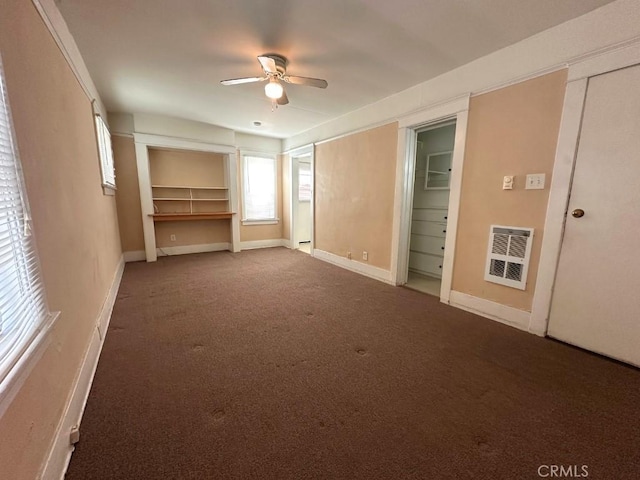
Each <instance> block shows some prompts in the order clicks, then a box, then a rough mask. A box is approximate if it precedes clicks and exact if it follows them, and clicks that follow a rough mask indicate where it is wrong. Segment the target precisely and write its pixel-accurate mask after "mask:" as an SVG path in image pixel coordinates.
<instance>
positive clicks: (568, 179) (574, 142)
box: [529, 40, 640, 336]
mask: <svg viewBox="0 0 640 480" xmlns="http://www.w3.org/2000/svg"><path fill="white" fill-rule="evenodd" d="M639 47H640V40H638V41H636V42H634V43H633V44H630V45H625V46H623V47H621V48H618V49H615V50H611V51H609V52H606V53H603V54H602V55H598V56H596V57H591V58H588V59H586V60H583V61H580V62H576V63H574V64H572V65H570V66H569V71H568V82H567V89H566V93H565V98H564V105H563V108H562V120H561V122H560V132H559V134H558V146H557V148H556V156H555V161H554V166H553V176H552V180H551V188H550V190H549V203H548V207H547V215H546V217H545V223H544V235H543V238H542V248H541V252H540V262H539V264H538V277H537V280H536V286H535V293H534V295H533V303H532V305H531V320H530V323H529V331H530V332H531V333H535V334H536V335H540V336H545V335H546V334H547V330H548V327H549V314H550V312H551V300H552V297H553V291H554V284H555V278H556V273H557V270H558V263H559V260H560V250H561V248H562V240H563V236H564V228H565V221H566V212H567V206H568V204H569V196H570V194H571V183H572V181H573V171H574V168H575V162H576V155H577V153H578V142H579V138H580V130H581V128H582V115H583V111H584V104H585V100H586V96H587V84H588V80H589V77H594V76H596V75H602V74H605V73H609V72H613V71H615V70H620V69H622V68H626V67H630V66H633V65H637V64H640V48H639Z"/></svg>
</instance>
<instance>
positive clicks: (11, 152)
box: [0, 60, 49, 400]
mask: <svg viewBox="0 0 640 480" xmlns="http://www.w3.org/2000/svg"><path fill="white" fill-rule="evenodd" d="M0 90H1V92H0V93H1V94H2V95H1V98H0V101H1V104H0V400H2V399H3V398H4V394H5V393H6V390H7V389H8V385H9V384H11V383H13V380H15V377H16V371H17V370H19V364H21V360H22V359H23V357H25V356H27V355H28V353H29V352H30V351H31V350H32V349H33V347H34V344H35V343H36V339H37V338H39V333H40V332H41V330H42V329H43V327H44V326H45V323H47V319H48V318H49V313H48V309H47V302H46V298H45V292H44V287H43V285H42V281H41V279H40V271H39V264H38V257H37V254H36V249H35V245H34V242H33V236H32V235H31V230H30V224H29V222H30V220H29V207H28V203H27V199H26V195H25V190H24V187H23V181H22V170H21V167H20V160H19V158H18V149H17V145H16V141H15V135H14V132H13V128H12V123H11V115H10V110H9V105H8V98H7V89H6V84H5V81H4V70H3V68H2V62H1V60H0Z"/></svg>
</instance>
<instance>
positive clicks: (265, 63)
mask: <svg viewBox="0 0 640 480" xmlns="http://www.w3.org/2000/svg"><path fill="white" fill-rule="evenodd" d="M258 62H260V65H261V66H262V70H263V71H264V75H263V76H262V77H246V78H232V79H230V80H222V81H221V82H220V83H221V84H222V85H238V84H241V83H252V82H264V81H266V80H268V81H269V83H267V84H266V85H265V86H264V93H265V95H266V96H267V97H269V98H270V99H271V100H272V101H273V102H274V104H276V105H286V104H287V103H289V99H288V98H287V94H286V92H285V91H284V87H283V86H282V82H285V83H291V84H294V85H307V86H310V87H317V88H327V85H328V83H327V81H326V80H322V79H320V78H309V77H297V76H294V75H287V64H288V63H289V61H288V60H287V59H286V58H285V57H283V56H282V55H276V54H273V53H265V54H264V55H260V56H259V57H258Z"/></svg>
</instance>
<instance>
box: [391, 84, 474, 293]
mask: <svg viewBox="0 0 640 480" xmlns="http://www.w3.org/2000/svg"><path fill="white" fill-rule="evenodd" d="M469 98H470V95H464V96H463V97H458V98H456V99H454V100H452V101H450V102H447V103H444V104H439V105H435V106H432V107H428V108H426V109H424V110H422V111H420V112H416V113H412V114H410V115H408V116H406V117H403V118H400V119H399V120H398V156H397V162H396V190H395V192H396V193H395V202H394V215H393V237H392V244H391V276H392V281H393V283H394V284H395V285H403V284H405V283H406V282H407V274H408V266H409V239H410V235H411V214H412V206H413V183H414V176H415V145H416V138H417V132H418V131H419V130H422V129H424V128H425V127H428V126H431V125H433V126H435V125H437V124H439V123H444V122H446V121H448V120H454V121H455V122H456V134H455V140H454V148H453V158H452V161H451V184H450V190H449V213H448V215H447V216H448V217H449V218H448V219H447V236H446V239H445V248H444V260H443V264H442V283H441V288H440V301H441V302H443V303H449V297H450V295H451V283H452V279H453V262H454V253H455V247H456V235H457V230H458V215H459V211H460V193H461V187H462V167H463V164H464V150H465V142H466V138H467V120H468V116H469V115H468V114H469Z"/></svg>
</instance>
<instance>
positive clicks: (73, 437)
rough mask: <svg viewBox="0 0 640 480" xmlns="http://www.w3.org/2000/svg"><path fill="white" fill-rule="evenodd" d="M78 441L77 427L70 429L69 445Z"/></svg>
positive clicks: (78, 430) (78, 432)
mask: <svg viewBox="0 0 640 480" xmlns="http://www.w3.org/2000/svg"><path fill="white" fill-rule="evenodd" d="M79 441H80V429H79V428H78V426H77V425H74V426H73V427H71V432H69V445H75V444H76V443H78V442H79Z"/></svg>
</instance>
